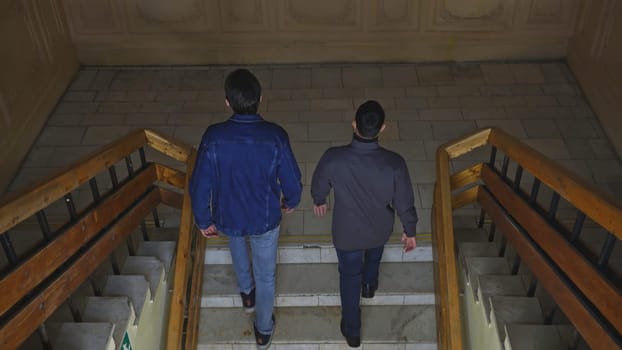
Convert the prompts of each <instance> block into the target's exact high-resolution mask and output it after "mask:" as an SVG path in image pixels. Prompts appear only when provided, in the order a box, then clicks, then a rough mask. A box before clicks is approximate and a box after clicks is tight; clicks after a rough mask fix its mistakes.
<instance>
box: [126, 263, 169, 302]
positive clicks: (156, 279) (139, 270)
mask: <svg viewBox="0 0 622 350" xmlns="http://www.w3.org/2000/svg"><path fill="white" fill-rule="evenodd" d="M121 273H122V274H124V275H143V276H145V278H146V279H147V281H148V282H149V290H150V291H151V297H152V298H154V297H155V295H156V291H157V290H158V286H160V284H161V283H162V282H164V265H162V262H161V261H160V260H159V259H158V258H155V257H152V256H129V257H127V259H126V260H125V265H123V268H122V269H121Z"/></svg>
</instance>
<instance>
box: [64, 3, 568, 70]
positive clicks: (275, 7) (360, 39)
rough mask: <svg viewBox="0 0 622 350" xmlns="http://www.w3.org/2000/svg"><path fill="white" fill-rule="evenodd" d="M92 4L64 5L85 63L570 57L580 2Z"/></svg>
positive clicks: (291, 61)
mask: <svg viewBox="0 0 622 350" xmlns="http://www.w3.org/2000/svg"><path fill="white" fill-rule="evenodd" d="M85 2H86V0H66V1H65V2H64V3H65V6H66V7H67V8H68V10H69V11H68V12H69V13H70V16H69V19H68V20H69V26H70V28H71V33H72V36H73V39H74V42H75V43H76V46H77V49H78V53H79V58H80V61H81V62H82V63H84V64H234V63H235V64H241V63H249V64H250V63H299V62H337V61H358V62H360V61H374V60H383V61H446V60H486V59H535V58H542V59H556V58H563V57H564V56H565V55H566V50H567V43H568V39H569V38H570V36H571V34H572V33H571V30H569V29H568V28H573V27H574V25H575V17H576V11H577V6H576V4H577V3H578V0H473V1H469V3H468V6H467V5H465V2H463V1H462V0H314V1H308V0H180V1H179V2H171V1H168V0H127V1H122V0H89V3H91V2H92V3H93V4H94V6H92V10H91V9H90V8H88V7H86V6H84V4H85ZM123 4H125V5H123ZM87 19H90V21H87ZM92 23H96V24H97V25H93V24H92ZM103 24H110V26H107V25H103ZM527 44H529V45H527ZM378 50H384V51H383V52H378ZM154 55H155V56H154Z"/></svg>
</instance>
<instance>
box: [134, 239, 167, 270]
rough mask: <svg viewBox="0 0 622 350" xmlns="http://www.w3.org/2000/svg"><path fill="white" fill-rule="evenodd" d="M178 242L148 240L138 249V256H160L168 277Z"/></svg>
mask: <svg viewBox="0 0 622 350" xmlns="http://www.w3.org/2000/svg"><path fill="white" fill-rule="evenodd" d="M176 247H177V242H174V241H147V242H142V243H141V244H140V245H139V246H138V249H137V250H136V255H137V256H153V257H156V258H158V259H159V260H160V261H161V262H162V264H163V265H164V270H165V271H166V275H167V278H168V275H169V272H170V270H171V267H172V266H173V259H174V257H175V248H176Z"/></svg>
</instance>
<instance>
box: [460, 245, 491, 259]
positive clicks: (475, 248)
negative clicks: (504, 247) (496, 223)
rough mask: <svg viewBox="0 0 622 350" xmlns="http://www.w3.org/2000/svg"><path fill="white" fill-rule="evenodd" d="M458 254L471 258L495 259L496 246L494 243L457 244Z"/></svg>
mask: <svg viewBox="0 0 622 350" xmlns="http://www.w3.org/2000/svg"><path fill="white" fill-rule="evenodd" d="M459 247H460V248H459V252H460V254H461V255H462V256H465V257H466V256H469V257H470V256H472V257H478V256H479V257H491V258H492V257H497V256H499V252H498V251H497V245H496V244H495V243H494V242H463V243H460V244H459Z"/></svg>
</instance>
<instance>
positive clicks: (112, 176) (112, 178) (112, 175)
mask: <svg viewBox="0 0 622 350" xmlns="http://www.w3.org/2000/svg"><path fill="white" fill-rule="evenodd" d="M108 172H109V173H110V181H112V188H114V189H116V188H117V187H119V178H118V177H117V169H115V167H114V165H113V166H111V167H110V168H108Z"/></svg>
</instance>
